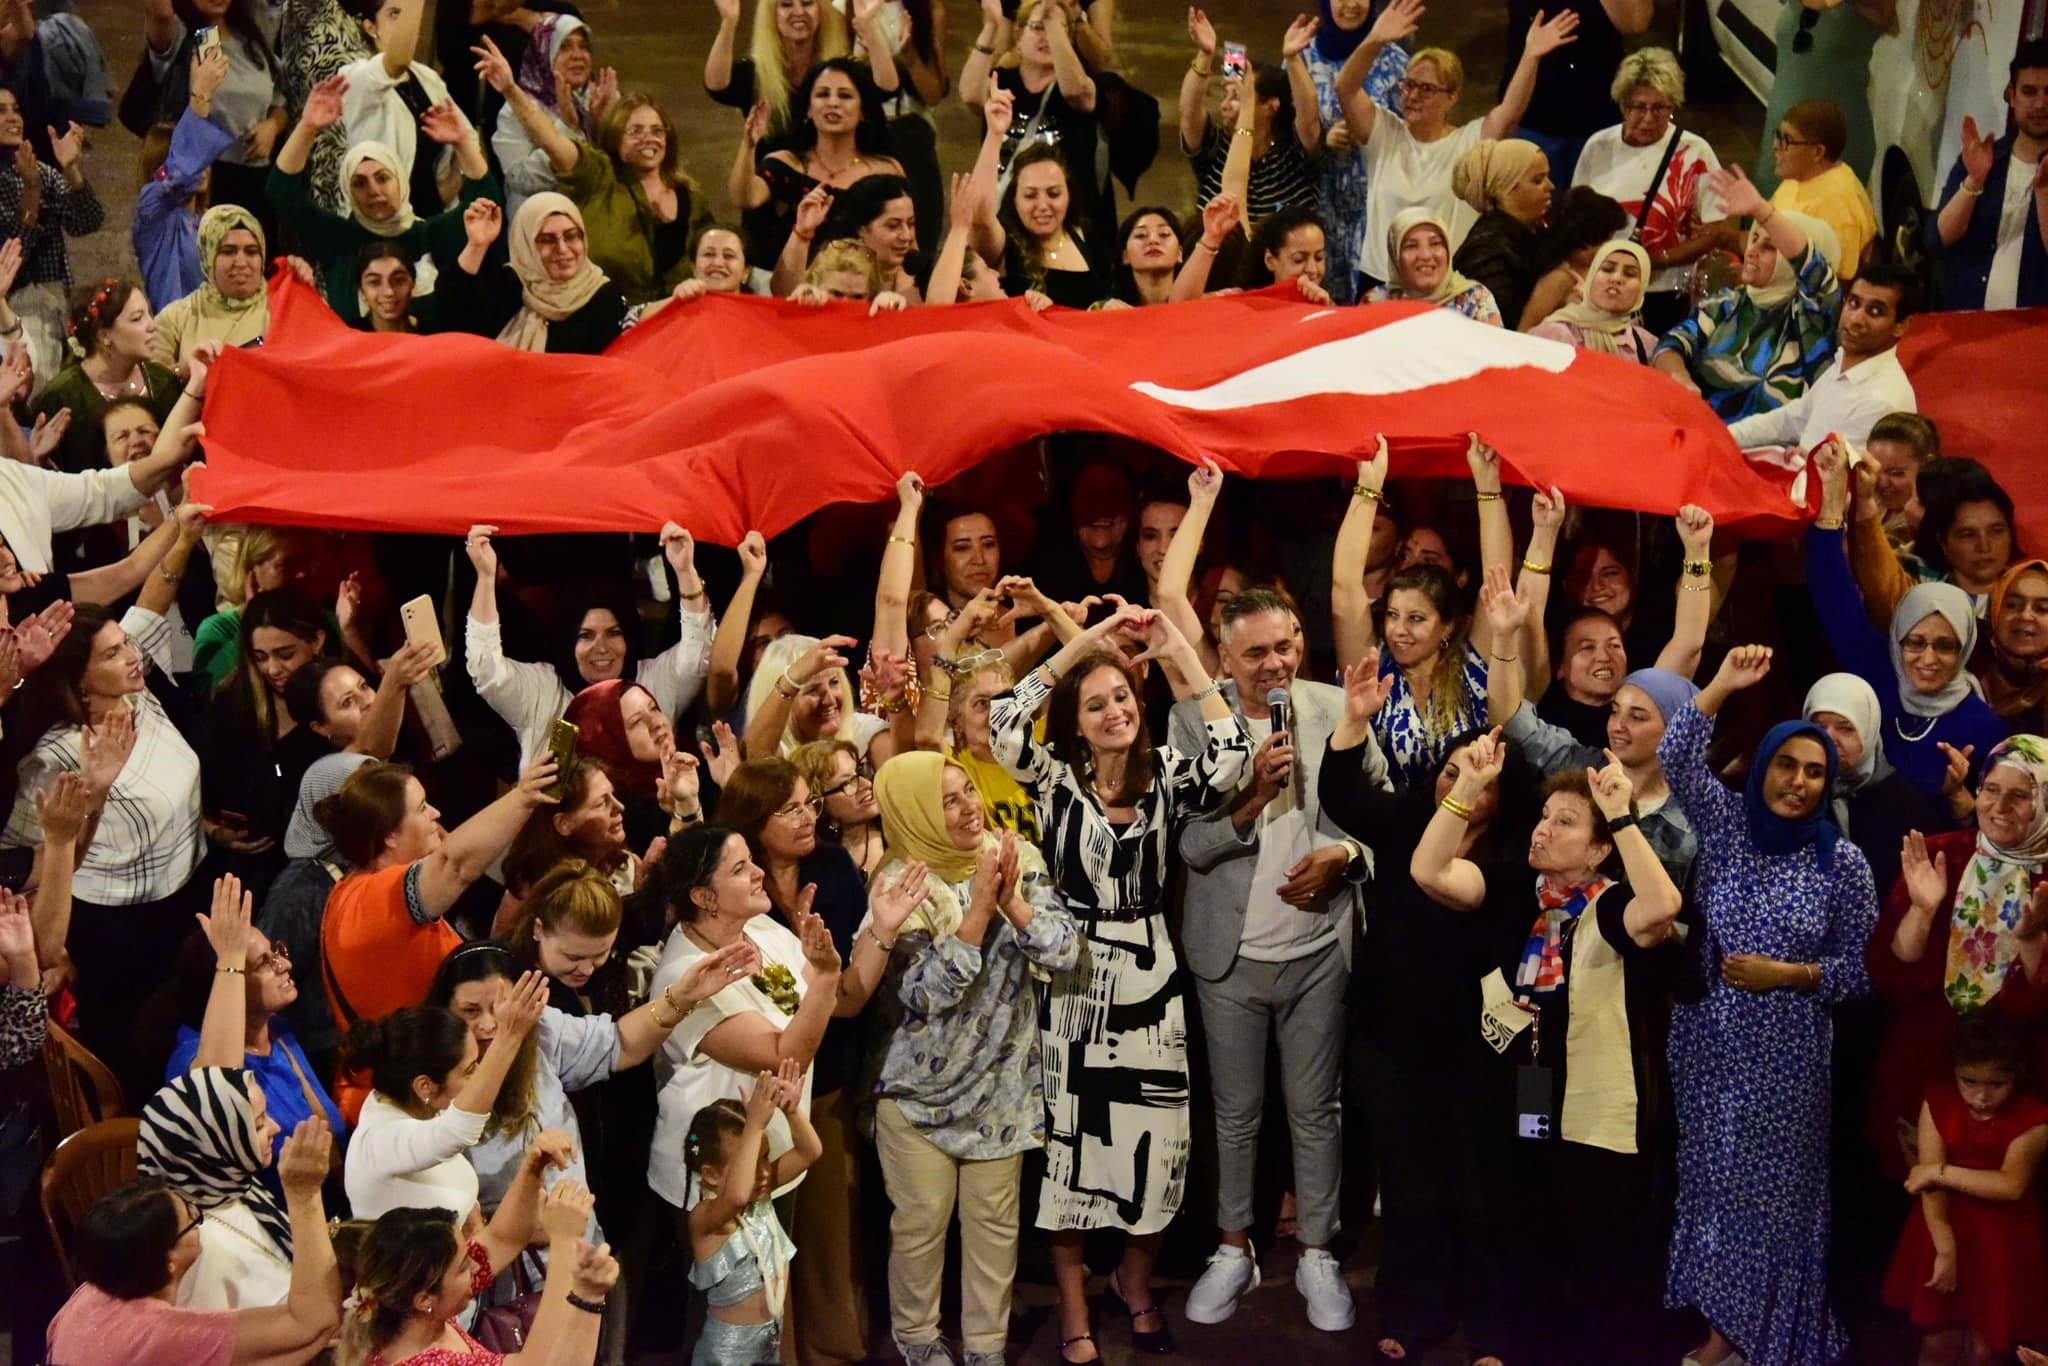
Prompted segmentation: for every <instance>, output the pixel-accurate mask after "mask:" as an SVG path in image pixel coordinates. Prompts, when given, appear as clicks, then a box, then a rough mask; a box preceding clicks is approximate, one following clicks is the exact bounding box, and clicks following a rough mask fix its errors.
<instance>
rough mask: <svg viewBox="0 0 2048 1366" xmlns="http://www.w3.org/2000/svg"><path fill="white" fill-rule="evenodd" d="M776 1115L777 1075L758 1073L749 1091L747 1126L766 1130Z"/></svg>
mask: <svg viewBox="0 0 2048 1366" xmlns="http://www.w3.org/2000/svg"><path fill="white" fill-rule="evenodd" d="M774 1115H775V1074H774V1073H773V1072H757V1073H755V1075H754V1084H753V1086H751V1087H749V1088H748V1090H747V1124H748V1125H749V1126H750V1127H752V1128H755V1129H765V1128H767V1127H768V1121H769V1120H770V1119H772V1118H774Z"/></svg>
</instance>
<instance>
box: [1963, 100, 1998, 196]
mask: <svg viewBox="0 0 2048 1366" xmlns="http://www.w3.org/2000/svg"><path fill="white" fill-rule="evenodd" d="M1962 163H1963V176H1964V178H1965V179H1967V180H1968V181H1969V182H1970V183H1971V184H1972V185H1975V186H1976V187H1977V188H1978V189H1979V190H1981V189H1983V188H1984V182H1986V181H1988V180H1989V179H1991V173H1992V172H1993V171H1994V170H1996V169H1997V167H1998V145H1997V144H1996V143H1995V142H1993V141H1992V140H1991V139H1990V138H1988V137H1986V136H1985V135H1984V134H1982V133H1980V132H1978V131H1977V120H1976V119H1974V118H1971V117H1969V116H1968V115H1965V116H1964V117H1963V150H1962Z"/></svg>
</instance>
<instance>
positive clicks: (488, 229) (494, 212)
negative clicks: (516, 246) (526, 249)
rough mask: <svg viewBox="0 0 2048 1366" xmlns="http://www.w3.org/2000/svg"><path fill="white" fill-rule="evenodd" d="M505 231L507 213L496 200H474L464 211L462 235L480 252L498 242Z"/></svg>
mask: <svg viewBox="0 0 2048 1366" xmlns="http://www.w3.org/2000/svg"><path fill="white" fill-rule="evenodd" d="M504 230H505V211H504V210H503V209H501V208H499V207H498V202H497V201H496V200H494V199H472V200H471V201H470V202H469V207H468V208H466V209H464V210H463V211H462V235H463V236H464V237H465V238H467V239H468V241H469V245H471V246H472V247H475V248H477V249H478V250H479V251H481V250H484V249H485V248H487V247H489V246H490V245H491V243H493V242H495V241H497V240H498V234H499V233H501V232H503V231H504Z"/></svg>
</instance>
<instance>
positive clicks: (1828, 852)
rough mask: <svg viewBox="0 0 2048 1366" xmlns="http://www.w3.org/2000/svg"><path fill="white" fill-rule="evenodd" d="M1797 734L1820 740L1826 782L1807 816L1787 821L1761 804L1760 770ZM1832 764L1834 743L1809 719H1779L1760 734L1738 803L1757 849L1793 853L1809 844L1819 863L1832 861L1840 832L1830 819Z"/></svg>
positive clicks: (1762, 776)
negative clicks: (1818, 858) (1760, 738)
mask: <svg viewBox="0 0 2048 1366" xmlns="http://www.w3.org/2000/svg"><path fill="white" fill-rule="evenodd" d="M1799 736H1811V737H1812V738H1813V739H1815V740H1818V741H1819V742H1820V748H1821V752H1822V753H1823V754H1825V755H1827V756H1828V782H1827V787H1826V788H1825V789H1823V790H1822V792H1821V794H1820V801H1818V802H1816V803H1815V804H1814V808H1813V814H1812V815H1811V816H1808V817H1807V818H1806V819H1805V820H1803V821H1788V820H1786V819H1785V818H1784V817H1783V816H1780V815H1778V814H1777V813H1776V812H1774V811H1772V810H1771V808H1770V807H1768V806H1766V805H1765V804H1764V771H1765V770H1766V769H1768V768H1769V767H1770V766H1771V760H1772V758H1773V757H1775V756H1776V754H1777V752H1778V751H1779V750H1781V749H1783V748H1784V747H1785V742H1786V741H1787V740H1791V739H1794V738H1796V737H1799ZM1835 765H1836V759H1835V742H1834V741H1832V740H1830V739H1828V733H1827V732H1826V731H1824V730H1822V729H1821V728H1820V727H1819V726H1816V725H1815V724H1813V722H1811V721H1780V722H1779V723H1778V724H1777V725H1775V726H1772V727H1771V728H1770V730H1769V731H1767V732H1766V733H1765V734H1764V741H1763V743H1762V744H1760V745H1758V746H1757V747H1756V757H1755V758H1753V759H1751V760H1750V764H1749V784H1748V786H1746V787H1745V788H1743V790H1742V805H1743V808H1744V813H1745V815H1746V816H1747V817H1748V820H1749V837H1750V838H1751V839H1752V840H1754V841H1756V847H1757V848H1758V849H1760V850H1762V851H1763V852H1764V853H1766V854H1770V855H1773V856H1779V855H1784V854H1796V853H1798V852H1799V851H1800V850H1801V849H1804V848H1805V847H1806V846H1807V845H1809V844H1811V845H1813V846H1814V847H1815V852H1816V853H1818V854H1819V855H1820V861H1821V862H1822V863H1823V864H1828V865H1832V864H1833V863H1834V859H1835V841H1836V840H1837V839H1839V838H1841V834H1842V832H1841V831H1840V830H1839V829H1837V828H1836V826H1835V823H1834V821H1833V820H1832V819H1830V813H1831V807H1830V798H1831V797H1832V796H1833V794H1834V790H1835Z"/></svg>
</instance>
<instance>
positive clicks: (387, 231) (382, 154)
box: [341, 142, 419, 237]
mask: <svg viewBox="0 0 2048 1366" xmlns="http://www.w3.org/2000/svg"><path fill="white" fill-rule="evenodd" d="M366 161H374V162H376V163H377V164H378V165H379V166H382V167H383V168H384V169H385V170H387V171H389V172H391V178H392V179H393V180H396V181H397V182H398V212H397V213H394V214H392V215H391V217H389V218H386V219H384V220H383V221H382V222H379V221H377V220H376V219H373V218H365V217H363V211H362V210H361V209H358V208H357V207H356V199H355V196H354V195H352V194H348V186H349V182H350V181H352V180H354V179H355V176H356V168H357V167H358V166H361V165H362V164H363V163H364V162H366ZM341 192H342V193H343V194H345V195H348V211H349V214H350V216H351V217H353V218H354V219H355V220H356V222H357V223H359V224H361V225H362V227H363V228H364V230H365V231H368V232H373V233H375V234H376V235H377V236H379V237H399V236H402V235H403V234H404V233H405V230H406V229H407V228H410V227H411V226H412V225H413V224H414V223H417V222H419V215H418V214H416V213H414V212H413V211H412V188H411V186H410V185H409V184H408V183H407V181H406V175H405V164H404V163H403V162H401V161H400V160H399V159H398V153H396V152H394V151H392V150H391V148H390V147H389V146H387V145H386V144H384V143H381V142H359V143H357V144H356V145H355V146H353V147H351V148H349V149H348V151H347V152H346V153H345V154H343V156H342V158H341Z"/></svg>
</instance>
